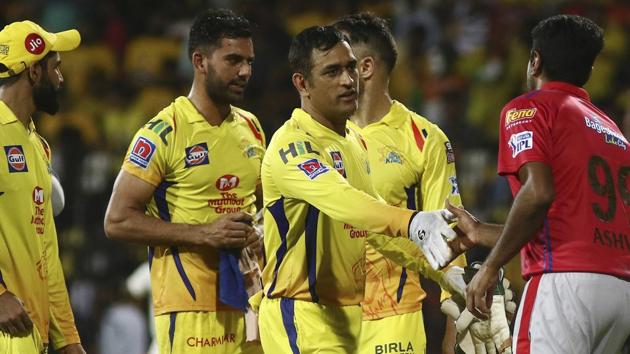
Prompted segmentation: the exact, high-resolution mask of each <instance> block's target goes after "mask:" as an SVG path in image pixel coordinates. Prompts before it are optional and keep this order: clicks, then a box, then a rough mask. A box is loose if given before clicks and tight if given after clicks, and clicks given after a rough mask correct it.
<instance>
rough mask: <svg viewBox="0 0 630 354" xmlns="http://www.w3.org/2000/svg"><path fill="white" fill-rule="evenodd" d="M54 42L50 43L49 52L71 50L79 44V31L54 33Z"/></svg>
mask: <svg viewBox="0 0 630 354" xmlns="http://www.w3.org/2000/svg"><path fill="white" fill-rule="evenodd" d="M54 35H55V37H56V38H55V42H54V43H52V47H51V49H50V50H53V51H55V52H67V51H69V50H73V49H75V48H76V47H78V46H79V44H81V35H80V34H79V31H77V30H75V29H72V30H67V31H63V32H57V33H54Z"/></svg>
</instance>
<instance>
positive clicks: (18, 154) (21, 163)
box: [4, 145, 28, 173]
mask: <svg viewBox="0 0 630 354" xmlns="http://www.w3.org/2000/svg"><path fill="white" fill-rule="evenodd" d="M4 153H5V154H6V155H7V164H8V165H9V172H11V173H13V172H28V166H27V165H26V155H24V149H22V145H8V146H5V147H4Z"/></svg>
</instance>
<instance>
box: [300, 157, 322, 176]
mask: <svg viewBox="0 0 630 354" xmlns="http://www.w3.org/2000/svg"><path fill="white" fill-rule="evenodd" d="M297 167H298V168H299V169H300V170H302V172H304V174H305V175H306V177H308V178H310V179H312V180H313V179H315V178H317V176H319V175H321V174H324V173H326V172H328V171H330V170H329V169H328V167H326V165H324V164H323V163H321V162H319V160H317V159H310V160H306V161H304V162H302V163H301V164H298V165H297Z"/></svg>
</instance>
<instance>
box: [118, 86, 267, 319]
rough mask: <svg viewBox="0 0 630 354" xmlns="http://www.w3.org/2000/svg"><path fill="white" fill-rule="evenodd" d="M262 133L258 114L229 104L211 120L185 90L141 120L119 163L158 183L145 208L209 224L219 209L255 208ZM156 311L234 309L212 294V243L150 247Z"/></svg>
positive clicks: (163, 216) (214, 255) (214, 281)
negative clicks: (223, 115)
mask: <svg viewBox="0 0 630 354" xmlns="http://www.w3.org/2000/svg"><path fill="white" fill-rule="evenodd" d="M264 151H265V136H264V134H263V132H262V129H261V128H260V124H259V122H258V119H257V118H256V117H255V116H254V115H252V114H251V113H249V112H246V111H244V110H242V109H239V108H236V107H232V111H231V113H230V114H229V116H228V117H227V118H226V119H225V120H224V121H223V122H222V123H221V124H220V125H218V126H212V125H210V124H209V123H208V122H207V121H206V120H205V118H204V117H203V116H202V115H201V114H200V113H199V112H198V111H197V109H196V108H195V106H194V105H193V104H192V102H191V101H190V100H189V99H188V98H186V97H178V98H177V99H176V100H175V101H174V102H173V103H172V104H171V105H169V106H168V107H166V108H165V109H163V110H162V111H161V112H160V113H158V114H157V116H156V117H155V118H153V119H151V120H150V121H149V122H148V123H147V124H146V125H144V127H142V128H141V129H140V130H139V131H138V132H137V134H136V136H135V138H134V139H133V141H132V143H131V145H130V147H129V150H128V151H127V155H126V157H125V161H124V163H123V166H122V169H123V170H124V171H126V172H128V173H131V174H133V175H134V176H136V177H138V178H140V179H142V180H144V181H146V182H148V183H150V184H152V185H154V186H156V189H155V194H154V197H153V199H152V200H151V201H150V203H148V204H147V206H146V208H147V214H148V215H151V216H154V217H156V218H160V219H162V220H165V221H169V222H172V223H184V224H193V225H195V224H208V223H212V222H214V221H215V220H216V219H217V218H219V217H220V216H221V215H223V214H227V213H233V212H238V211H244V212H248V213H251V214H255V212H256V207H255V205H254V202H255V200H256V197H255V196H254V192H255V190H256V185H257V184H258V183H259V182H260V164H261V161H262V157H263V155H264ZM149 264H150V266H151V288H152V295H153V303H154V306H155V314H156V315H160V314H164V313H168V312H174V311H217V310H221V311H224V310H232V309H233V308H232V307H229V306H227V305H224V304H222V303H220V301H219V300H218V294H219V293H218V281H217V277H218V265H219V250H218V249H211V248H205V249H198V248H192V247H184V246H172V247H149Z"/></svg>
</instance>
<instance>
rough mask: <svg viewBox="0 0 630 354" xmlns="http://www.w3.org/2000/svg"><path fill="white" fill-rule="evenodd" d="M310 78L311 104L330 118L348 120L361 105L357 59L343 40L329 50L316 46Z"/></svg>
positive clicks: (308, 85)
mask: <svg viewBox="0 0 630 354" xmlns="http://www.w3.org/2000/svg"><path fill="white" fill-rule="evenodd" d="M311 60H312V61H313V68H312V69H311V75H310V78H309V79H308V80H307V83H306V85H307V87H306V89H307V91H308V94H309V97H310V100H311V104H312V105H313V107H314V108H315V109H317V110H318V111H319V112H321V113H322V114H323V115H324V116H325V117H326V118H327V119H330V120H337V121H339V120H346V119H348V118H349V117H350V116H351V115H352V114H353V113H354V112H355V111H356V110H357V107H358V94H357V93H358V91H359V79H358V72H357V59H356V58H355V56H354V54H353V53H352V49H351V48H350V45H349V44H348V43H347V42H345V41H342V42H340V43H338V44H337V45H335V46H334V47H332V48H331V49H330V50H328V51H320V50H313V54H312V56H311Z"/></svg>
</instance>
